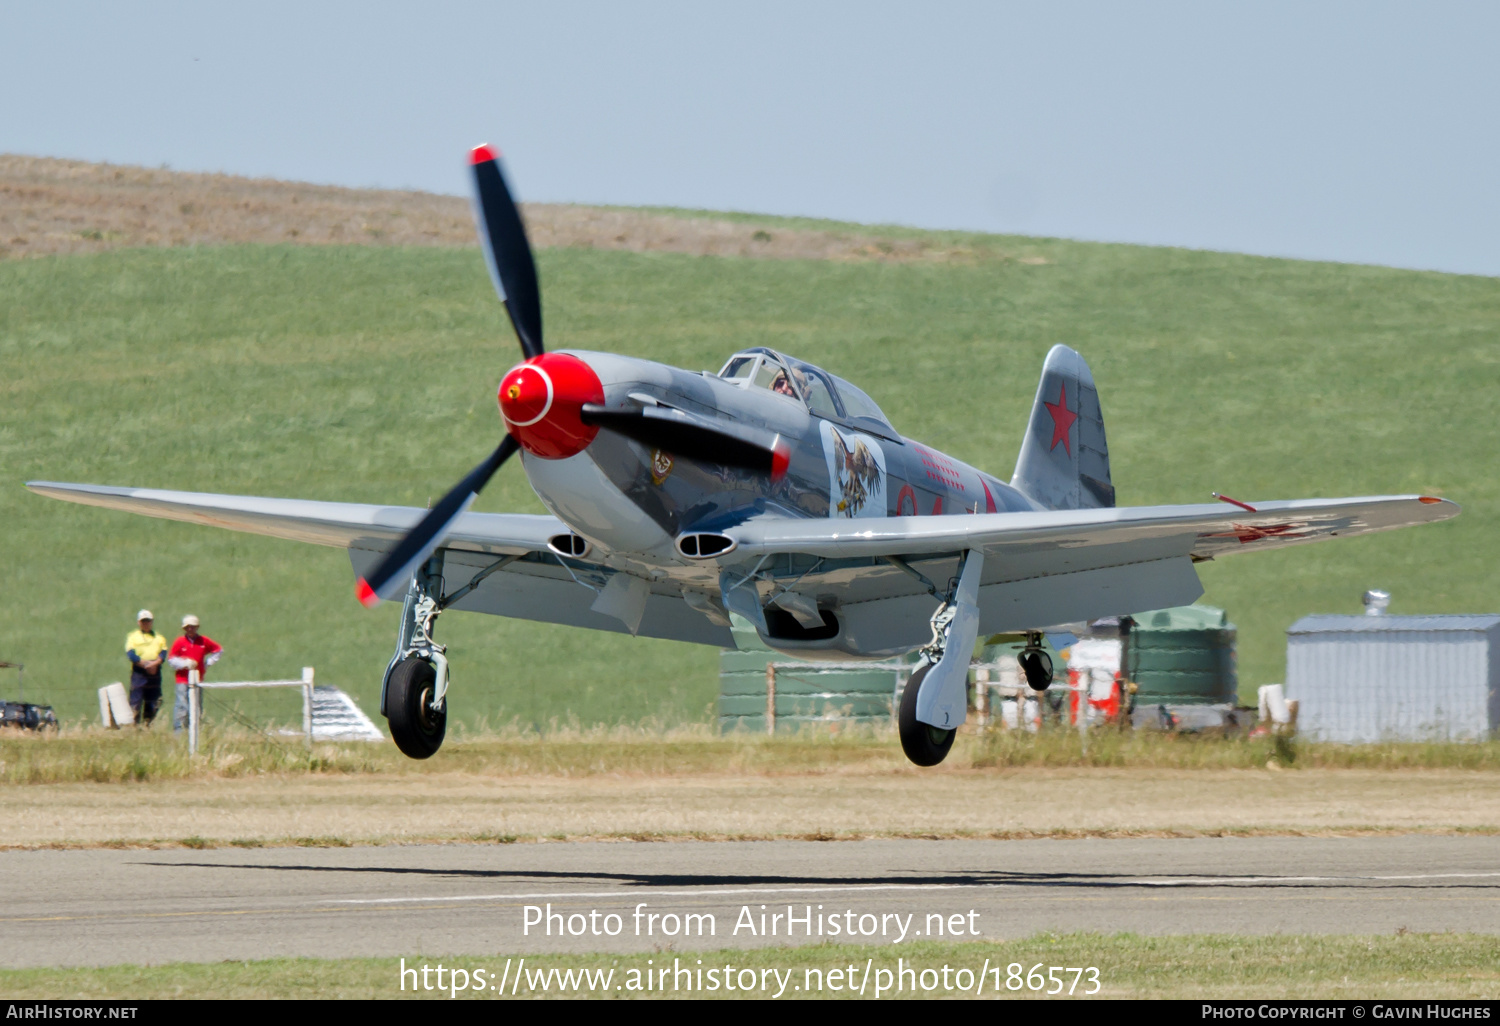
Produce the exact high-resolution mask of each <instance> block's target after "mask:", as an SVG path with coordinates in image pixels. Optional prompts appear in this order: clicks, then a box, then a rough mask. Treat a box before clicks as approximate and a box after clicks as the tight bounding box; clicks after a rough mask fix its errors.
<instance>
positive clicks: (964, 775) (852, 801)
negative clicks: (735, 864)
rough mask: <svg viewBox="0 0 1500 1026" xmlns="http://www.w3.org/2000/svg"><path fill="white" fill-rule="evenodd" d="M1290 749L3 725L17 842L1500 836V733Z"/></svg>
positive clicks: (1236, 743)
mask: <svg viewBox="0 0 1500 1026" xmlns="http://www.w3.org/2000/svg"><path fill="white" fill-rule="evenodd" d="M1277 747H1278V742H1276V741H1273V740H1266V741H1259V740H1257V741H1245V740H1240V739H1226V738H1172V737H1160V736H1158V737H1151V736H1143V735H1134V736H1131V735H1126V736H1123V737H1120V738H1118V739H1117V740H1115V741H1114V742H1112V743H1111V741H1110V739H1109V738H1108V737H1098V736H1096V737H1095V738H1094V739H1093V742H1092V743H1091V748H1090V753H1089V755H1088V756H1085V755H1084V754H1083V753H1082V751H1081V749H1080V747H1079V742H1078V739H1077V737H1076V736H1075V735H1072V734H1071V733H1068V732H1058V733H1056V734H1051V735H1048V734H1043V735H1041V736H1039V737H1015V736H1009V737H1007V736H1000V737H983V736H981V737H972V738H963V739H961V741H960V745H959V747H958V749H957V750H956V751H955V753H954V754H953V756H951V757H950V758H949V760H948V762H947V763H945V764H944V765H943V766H941V767H938V768H936V769H932V770H919V769H916V768H915V767H912V766H911V765H909V764H908V763H907V762H906V761H905V759H904V758H903V757H902V755H901V753H900V749H899V746H898V745H897V744H896V743H895V741H894V739H892V738H889V737H884V736H876V735H874V734H869V733H866V734H863V735H842V736H821V737H803V738H777V739H774V740H773V739H767V738H761V737H744V736H739V737H733V736H732V737H728V738H720V737H715V736H713V735H711V734H708V733H707V731H706V730H679V731H671V732H665V733H656V734H650V733H648V732H645V731H642V730H627V729H614V730H604V729H599V730H572V731H566V730H565V731H560V732H559V733H558V734H557V735H549V736H539V735H536V734H522V733H520V732H516V733H514V734H512V735H510V736H501V737H496V736H489V737H484V738H478V739H470V740H467V741H464V740H458V741H456V742H454V743H452V744H450V745H449V746H447V747H445V748H444V750H443V752H442V753H441V754H440V755H439V756H438V757H437V758H435V759H432V760H430V761H427V762H412V761H410V760H407V759H405V758H404V757H402V756H401V755H400V754H399V753H398V752H396V750H395V748H394V746H391V745H374V744H347V745H319V746H317V747H316V748H315V749H313V750H312V751H308V750H307V749H305V748H304V747H302V746H301V745H300V744H298V743H296V742H276V741H272V740H269V739H256V738H254V737H252V736H247V735H224V734H221V735H218V736H215V737H211V738H210V739H209V740H208V743H207V744H206V745H205V749H204V752H203V754H201V755H200V756H198V757H197V758H190V757H188V756H187V754H186V752H185V751H184V746H183V745H182V743H181V742H180V740H173V739H172V738H171V737H168V736H162V735H150V734H136V733H135V732H119V733H106V732H103V731H92V730H91V731H78V732H75V733H65V734H63V735H62V736H61V737H54V738H35V737H13V738H10V739H4V740H0V780H4V781H5V782H6V783H8V784H10V785H11V786H10V787H9V788H8V793H7V804H6V808H7V815H6V817H4V820H3V822H0V847H38V846H41V847H45V846H94V845H108V844H126V845H162V844H165V845H177V844H188V845H192V846H204V845H221V844H254V845H260V844H287V843H316V844H355V843H357V844H380V843H390V842H410V841H442V840H547V839H556V838H571V839H580V838H599V839H611V838H645V839H657V838H701V839H726V838H782V837H796V838H820V839H829V840H833V839H845V838H860V837H912V836H920V837H927V836H930V837H1054V836H1069V837H1076V836H1135V835H1158V836H1201V835H1215V834H1257V833H1276V834H1330V833H1331V834H1359V833H1370V832H1375V833H1399V832H1431V831H1436V832H1483V833H1490V832H1500V788H1496V786H1495V783H1496V779H1497V777H1496V774H1495V772H1493V764H1494V752H1493V750H1492V749H1493V747H1494V746H1482V745H1481V746H1427V747H1423V746H1389V747H1388V748H1386V749H1384V752H1385V754H1386V755H1387V756H1389V757H1390V759H1391V764H1392V765H1393V766H1396V767H1409V766H1412V765H1417V766H1424V767H1425V768H1420V769H1415V770H1413V769H1410V768H1398V769H1394V770H1393V769H1383V768H1378V767H1379V766H1380V763H1379V761H1378V760H1377V761H1375V762H1373V763H1372V764H1371V766H1370V768H1335V767H1336V765H1337V760H1336V759H1335V758H1334V756H1337V755H1340V754H1342V755H1344V756H1346V757H1352V756H1356V755H1359V754H1360V753H1361V752H1362V751H1364V750H1362V749H1343V750H1342V751H1339V750H1336V746H1301V747H1300V748H1299V747H1298V746H1296V745H1293V744H1288V743H1286V742H1281V743H1279V747H1280V748H1281V750H1282V752H1283V754H1284V755H1285V756H1287V757H1288V758H1290V759H1291V760H1292V761H1291V762H1290V763H1289V764H1288V763H1284V762H1282V761H1280V760H1277V759H1275V758H1268V754H1271V755H1274V753H1275V751H1276V749H1277ZM1450 750H1461V751H1459V752H1458V754H1463V753H1464V752H1468V753H1479V754H1480V755H1481V756H1483V758H1481V759H1480V760H1479V761H1480V765H1488V766H1489V767H1490V771H1486V770H1485V769H1482V768H1481V769H1475V768H1463V766H1462V765H1458V766H1455V765H1453V764H1452V763H1451V762H1450V761H1449V755H1450ZM1380 751H1381V749H1379V748H1377V749H1376V750H1375V753H1374V754H1376V755H1378V754H1380ZM1486 753H1487V754H1486ZM1419 757H1425V759H1426V761H1425V763H1424V762H1422V761H1421V759H1420V758H1419ZM1090 759H1095V760H1098V761H1097V762H1095V763H1091V762H1090V761H1089V760H1090ZM1470 761H1473V760H1472V759H1471V760H1470ZM1320 763H1321V765H1320ZM1268 767H1270V768H1268ZM17 785H26V786H17ZM934 793H941V794H943V795H945V796H946V799H945V800H943V801H934V800H933V796H934Z"/></svg>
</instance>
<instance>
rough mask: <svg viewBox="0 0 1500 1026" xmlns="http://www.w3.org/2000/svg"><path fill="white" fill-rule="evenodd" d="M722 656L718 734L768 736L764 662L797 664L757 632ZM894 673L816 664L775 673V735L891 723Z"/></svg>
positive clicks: (740, 635) (886, 669) (884, 669)
mask: <svg viewBox="0 0 1500 1026" xmlns="http://www.w3.org/2000/svg"><path fill="white" fill-rule="evenodd" d="M735 637H736V640H737V641H739V643H740V645H741V647H740V648H738V649H725V650H724V651H723V652H722V653H720V655H719V730H720V731H721V732H724V733H728V732H730V731H734V730H741V731H749V732H752V733H757V734H764V733H765V732H766V664H767V663H771V662H777V663H789V662H793V661H794V660H793V659H792V658H791V657H790V656H785V655H782V654H781V653H780V652H772V651H771V650H770V649H768V648H766V647H765V646H764V645H762V644H761V643H760V639H759V638H757V637H756V636H755V634H754V633H753V632H750V633H749V636H748V637H746V636H745V634H744V633H742V632H736V634H735ZM895 690H896V674H895V672H894V671H892V670H891V669H890V668H889V667H874V668H871V669H838V670H830V669H827V668H825V667H824V665H823V664H820V663H816V662H809V663H798V665H797V666H795V667H793V668H789V669H778V670H777V672H776V733H778V734H790V733H796V732H798V731H800V730H808V729H818V730H830V729H834V730H836V729H840V728H841V727H843V726H846V725H851V724H879V725H885V724H889V723H890V722H891V699H892V696H893V695H894V694H895Z"/></svg>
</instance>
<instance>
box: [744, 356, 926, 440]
mask: <svg viewBox="0 0 1500 1026" xmlns="http://www.w3.org/2000/svg"><path fill="white" fill-rule="evenodd" d="M719 377H720V378H722V379H724V380H725V381H732V382H734V383H736V384H738V385H739V386H740V387H741V388H765V389H769V390H770V391H772V392H776V393H778V394H780V395H784V396H786V397H787V398H789V399H792V400H796V401H799V402H802V403H804V404H806V406H807V408H808V409H809V410H811V411H812V412H813V413H814V414H816V415H817V416H819V417H826V418H828V419H829V420H837V421H842V422H844V423H846V424H848V425H850V426H851V427H856V428H860V429H861V430H865V431H869V432H870V433H872V434H876V435H880V436H882V437H884V438H889V439H892V440H900V438H901V436H900V435H899V434H897V433H896V429H895V428H893V427H891V422H890V421H889V420H887V419H886V416H885V414H884V413H881V412H880V407H879V406H876V405H875V400H873V399H871V398H870V397H869V396H867V395H865V394H864V393H863V392H861V391H860V390H859V389H857V388H855V387H854V386H853V385H851V384H849V382H847V381H845V380H844V379H843V378H838V377H834V376H833V375H832V374H829V373H828V372H827V371H825V370H823V369H822V368H821V367H814V366H813V365H812V364H810V363H803V362H802V361H801V360H798V359H794V358H793V357H790V356H787V355H785V354H783V353H778V352H776V351H775V350H773V349H765V348H762V347H756V348H754V349H745V350H742V351H741V352H738V353H735V354H734V355H733V356H731V357H730V358H729V362H727V363H726V364H724V367H723V369H722V370H720V371H719Z"/></svg>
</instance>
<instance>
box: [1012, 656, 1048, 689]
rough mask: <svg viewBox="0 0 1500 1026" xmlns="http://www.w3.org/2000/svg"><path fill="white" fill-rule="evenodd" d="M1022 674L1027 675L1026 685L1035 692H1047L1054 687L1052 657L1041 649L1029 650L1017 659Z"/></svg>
mask: <svg viewBox="0 0 1500 1026" xmlns="http://www.w3.org/2000/svg"><path fill="white" fill-rule="evenodd" d="M1016 662H1018V663H1020V664H1021V672H1022V673H1024V674H1025V675H1026V684H1027V686H1028V687H1030V688H1031V690H1033V691H1046V690H1047V689H1048V688H1050V687H1051V686H1052V657H1051V656H1049V655H1048V654H1047V653H1046V652H1045V651H1043V650H1042V649H1040V648H1028V649H1025V650H1023V651H1022V652H1021V654H1020V655H1019V656H1017V657H1016Z"/></svg>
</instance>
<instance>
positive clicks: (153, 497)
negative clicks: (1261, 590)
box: [28, 146, 1459, 766]
mask: <svg viewBox="0 0 1500 1026" xmlns="http://www.w3.org/2000/svg"><path fill="white" fill-rule="evenodd" d="M471 163H472V169H473V174H474V184H475V217H476V221H477V223H478V226H479V236H480V240H481V242H482V245H483V249H484V254H485V259H486V261H487V263H488V265H489V269H490V273H491V276H492V278H493V280H494V283H495V287H496V289H497V291H498V292H499V294H500V299H501V301H502V302H503V303H504V304H505V307H506V310H507V312H508V313H509V315H510V319H511V323H512V324H513V325H514V327H515V330H516V334H517V335H518V336H519V338H520V342H521V350H522V354H523V362H522V363H519V364H517V365H516V366H515V367H513V368H511V370H510V371H508V372H507V373H506V375H505V376H504V378H503V379H501V382H500V388H499V404H500V414H501V417H502V418H503V420H504V424H505V429H506V433H505V435H504V438H503V439H502V441H501V442H500V444H499V446H498V447H497V448H496V449H495V451H494V452H493V453H491V454H490V455H489V457H488V458H487V459H485V460H484V461H483V462H482V463H480V464H479V466H477V467H475V468H474V470H473V471H472V472H471V473H470V474H469V475H468V476H467V477H466V478H464V479H463V480H462V481H461V482H459V484H458V485H457V486H456V487H454V488H453V490H452V491H450V492H449V493H448V494H447V495H446V496H445V497H444V498H443V500H442V501H441V502H439V503H437V505H435V506H434V507H433V508H432V509H430V510H422V509H413V508H408V507H400V506H372V505H361V504H356V503H340V502H308V501H302V500H297V499H269V498H258V497H253V496H236V495H211V494H204V493H196V492H175V491H161V490H157V489H149V488H112V487H104V486H99V485H83V484H61V483H55V482H48V481H33V482H30V483H29V485H28V487H30V488H31V489H32V490H33V491H35V492H38V493H40V494H42V495H48V496H51V497H53V498H58V499H65V500H67V501H70V502H80V503H87V504H91V505H96V506H106V507H109V508H112V509H121V510H127V511H130V512H133V513H142V514H145V515H147V516H154V517H165V518H168V519H173V520H186V521H191V522H195V523H202V524H211V525H213V526H215V527H226V528H229V529H230V530H236V531H249V532H252V533H255V534H265V535H271V536H273V537H278V538H288V539H292V540H294V541H303V542H311V543H314V544H319V545H336V546H340V547H342V548H345V549H347V550H348V552H349V559H350V562H351V563H352V564H353V568H354V573H355V575H356V578H357V584H356V594H357V595H358V597H359V599H360V600H361V601H362V602H364V603H365V604H367V605H373V604H374V603H376V602H378V601H380V600H382V599H392V598H396V597H398V596H403V595H404V600H405V606H404V609H403V613H402V617H401V627H400V635H399V637H398V639H397V642H396V652H395V655H394V656H393V658H392V659H391V661H390V664H389V666H388V667H387V669H386V673H385V680H384V684H383V688H382V693H381V712H382V713H383V714H384V715H385V716H386V717H387V719H388V720H389V723H390V730H391V736H392V737H393V738H394V739H395V741H396V744H397V745H399V746H400V748H401V750H402V751H403V752H405V753H406V754H407V755H409V756H411V757H413V758H418V759H422V758H427V757H429V756H431V755H433V754H434V753H435V752H436V751H437V750H438V748H439V746H440V745H441V744H442V741H443V736H444V733H445V730H446V723H447V712H448V707H447V692H448V683H449V675H448V662H447V658H446V656H445V654H444V648H443V646H442V645H440V644H438V643H437V642H436V641H434V640H433V627H434V624H435V622H436V620H437V618H438V615H439V614H440V613H442V612H443V611H444V610H446V609H459V610H467V611H471V612H477V613H490V614H493V615H496V616H512V617H520V618H523V619H530V620H540V621H545V622H549V623H561V624H569V625H572V626H576V627H590V628H594V629H596V630H606V631H617V632H624V633H629V634H633V635H645V636H647V637H653V638H670V639H672V640H674V641H690V642H696V643H698V644H702V645H716V646H721V647H730V646H732V645H733V644H734V640H733V635H732V633H731V629H730V627H731V618H734V617H738V618H741V621H742V623H743V624H746V625H749V626H752V627H753V628H754V630H755V632H756V633H757V634H758V635H759V636H760V638H761V639H762V640H763V641H764V642H765V643H766V644H767V645H769V646H770V647H771V648H773V649H775V650H777V651H780V652H785V653H787V654H789V655H793V656H796V657H799V658H813V659H816V658H826V659H848V658H850V657H869V658H881V657H889V656H894V655H898V654H902V653H908V652H912V651H916V650H920V652H921V658H920V661H919V662H918V664H917V669H916V670H915V672H914V673H913V674H912V676H911V680H910V683H909V685H908V686H907V688H906V690H905V692H904V697H903V698H902V700H901V703H900V708H899V710H898V712H897V720H898V724H899V728H900V736H901V744H902V747H903V749H904V750H905V752H906V754H907V756H908V757H909V758H910V759H911V760H912V761H913V762H915V763H917V764H918V765H922V766H931V765H935V764H937V763H939V762H941V761H942V760H943V758H944V757H945V756H946V755H947V753H948V750H949V748H950V747H951V746H952V744H953V737H954V732H955V730H956V728H957V727H958V726H959V724H961V723H962V722H963V721H964V716H965V711H966V709H965V707H966V700H965V683H966V676H967V669H968V664H969V658H970V654H971V653H972V652H973V650H974V645H975V642H976V639H977V638H978V637H979V636H980V635H981V634H991V633H995V632H999V631H1012V632H1025V633H1026V636H1027V639H1028V644H1027V646H1026V648H1025V650H1024V651H1023V653H1022V655H1021V665H1022V668H1023V670H1024V672H1025V674H1026V676H1027V679H1028V681H1029V682H1030V683H1031V684H1032V686H1033V687H1035V688H1037V689H1044V688H1046V687H1047V685H1048V683H1050V681H1051V679H1052V667H1051V665H1050V662H1049V660H1048V657H1047V656H1046V653H1045V651H1044V649H1043V648H1042V646H1041V639H1042V633H1041V632H1042V630H1043V629H1045V628H1046V627H1047V626H1048V625H1052V624H1060V623H1067V622H1076V621H1080V620H1088V619H1093V618H1096V617H1101V616H1106V615H1112V614H1125V613H1131V612H1137V611H1140V610H1145V609H1156V608H1161V607H1163V606H1174V605H1181V604H1184V603H1188V602H1191V601H1193V600H1194V599H1196V598H1197V597H1198V596H1199V595H1200V594H1202V591H1203V589H1202V586H1201V585H1200V584H1199V582H1198V575H1197V573H1196V571H1195V570H1194V568H1193V564H1195V563H1198V562H1201V561H1203V560H1208V559H1216V558H1218V557H1220V556H1226V555H1230V554H1234V553H1239V552H1250V551H1256V550H1261V549H1271V548H1278V547H1280V546H1283V545H1298V544H1304V543H1307V542H1314V541H1321V540H1323V539H1325V538H1333V537H1339V536H1349V535H1357V534H1366V533H1369V532H1372V531H1382V530H1388V529H1390V528H1396V527H1405V526H1408V525H1411V524H1419V523H1426V522H1429V521H1434V520H1443V519H1446V518H1448V517H1452V516H1455V515H1456V514H1457V513H1458V511H1459V509H1458V506H1457V505H1455V504H1454V503H1452V502H1449V501H1447V500H1445V499H1440V498H1435V497H1432V496H1425V495H1388V496H1373V497H1362V498H1348V499H1293V500H1281V501H1272V502H1256V503H1254V504H1250V503H1244V502H1238V501H1236V500H1232V499H1227V498H1225V499H1224V501H1222V502H1214V503H1203V504H1198V505H1186V506H1145V507H1126V508H1119V507H1116V506H1115V493H1114V486H1113V484H1112V482H1111V480H1110V472H1109V449H1108V446H1107V445H1106V443H1105V436H1104V420H1103V415H1102V414H1101V412H1100V407H1099V396H1098V393H1097V391H1096V390H1095V388H1094V380H1093V377H1092V375H1091V374H1090V373H1089V369H1088V366H1087V364H1085V363H1084V361H1083V358H1082V357H1080V356H1079V355H1078V354H1077V353H1076V352H1074V351H1073V350H1071V349H1069V348H1067V347H1065V346H1057V347H1055V348H1054V349H1053V350H1052V351H1051V352H1050V353H1049V354H1048V355H1047V359H1046V362H1045V363H1044V364H1043V365H1042V378H1041V384H1040V385H1039V386H1038V388H1037V393H1036V401H1035V404H1034V405H1033V407H1032V411H1031V420H1030V423H1029V424H1028V425H1027V428H1026V434H1025V437H1024V439H1023V440H1022V443H1021V451H1020V456H1019V458H1018V459H1017V461H1016V468H1015V473H1014V475H1013V476H1012V477H1011V480H1010V482H1009V483H1006V482H1003V481H1001V480H999V479H998V478H995V477H991V476H990V475H989V474H986V473H984V472H982V471H980V470H977V469H975V468H974V467H971V466H968V465H967V464H964V463H961V462H959V461H958V460H955V459H952V458H951V457H949V456H945V455H944V454H943V453H941V452H939V451H937V450H936V449H933V448H931V447H930V446H924V445H922V444H920V443H918V442H916V441H914V440H912V439H910V438H906V437H904V436H903V435H902V434H901V433H900V432H899V431H897V430H896V429H895V427H893V426H892V425H891V423H890V421H888V420H887V419H886V417H885V415H884V414H882V413H881V411H880V407H878V406H877V405H876V404H875V403H874V402H873V401H872V400H871V399H870V397H869V396H867V395H866V394H865V393H863V392H861V391H860V390H859V389H858V388H856V387H855V386H854V385H852V384H850V383H849V382H847V381H844V380H843V379H841V378H838V377H836V376H834V375H832V374H829V373H828V372H826V371H824V370H822V369H821V368H819V367H815V366H813V365H812V364H809V363H804V362H803V361H801V360H798V359H795V358H793V357H791V356H789V355H786V354H784V353H779V352H775V351H773V350H771V349H761V348H757V349H749V350H745V351H744V352H740V353H735V354H734V355H733V356H731V357H730V358H729V360H728V361H727V362H726V363H725V364H724V366H723V368H722V369H721V370H720V371H719V372H718V373H717V374H711V373H708V372H702V373H691V372H688V371H684V370H679V369H677V368H675V367H668V366H664V365H662V364H659V363H653V362H651V361H649V360H638V359H633V358H629V357H624V356H616V355H613V354H610V353H596V352H584V351H577V350H564V351H557V352H547V351H545V350H544V349H543V346H542V315H541V297H540V292H539V290H538V285H537V277H536V267H535V264H534V262H533V260H532V255H531V248H530V245H529V244H528V242H527V240H526V233H525V228H524V227H523V225H522V222H521V217H520V213H519V211H518V210H517V208H516V205H515V203H514V201H513V200H512V198H511V193H510V190H509V188H508V187H507V185H506V183H505V179H504V176H503V175H502V173H501V169H500V164H499V160H498V157H497V155H496V154H495V152H494V151H493V150H492V149H490V148H489V147H487V146H481V147H478V148H476V149H475V150H474V151H473V153H472V155H471ZM517 453H519V454H520V457H521V466H522V468H523V469H524V471H525V473H526V476H527V478H528V480H529V481H530V483H531V487H532V488H533V489H535V490H536V493H537V495H538V496H539V497H540V498H541V500H542V502H543V503H544V504H545V505H546V507H547V508H548V509H549V510H551V512H552V515H551V516H534V515H522V514H496V513H472V512H469V506H470V505H471V504H472V503H473V501H474V498H475V496H476V495H477V494H478V493H479V491H480V490H481V489H482V488H483V487H484V486H485V484H486V482H488V481H489V479H490V477H491V476H492V475H493V474H494V473H495V471H496V470H498V469H499V468H500V465H501V464H503V463H504V462H505V461H506V460H508V459H509V458H510V457H511V456H514V455H516V454H517Z"/></svg>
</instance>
